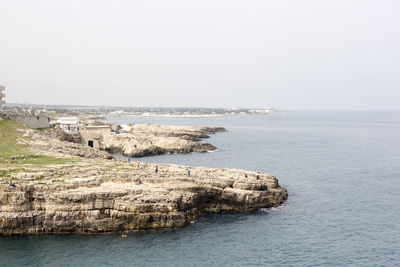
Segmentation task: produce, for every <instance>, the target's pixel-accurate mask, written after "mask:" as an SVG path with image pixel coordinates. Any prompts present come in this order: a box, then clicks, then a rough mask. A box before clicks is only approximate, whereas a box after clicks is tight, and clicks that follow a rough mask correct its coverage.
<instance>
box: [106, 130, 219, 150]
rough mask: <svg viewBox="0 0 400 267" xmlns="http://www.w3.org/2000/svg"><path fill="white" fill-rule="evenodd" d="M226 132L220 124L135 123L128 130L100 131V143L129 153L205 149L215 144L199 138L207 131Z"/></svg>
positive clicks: (206, 134) (207, 135)
mask: <svg viewBox="0 0 400 267" xmlns="http://www.w3.org/2000/svg"><path fill="white" fill-rule="evenodd" d="M216 132H226V129H225V128H222V127H196V126H171V125H159V124H154V125H153V124H138V125H134V126H133V127H132V130H131V131H130V133H122V134H109V135H104V136H103V138H102V140H101V141H100V147H101V149H103V150H108V151H111V152H115V153H121V154H124V155H125V156H129V157H142V156H149V155H158V154H167V153H190V152H193V151H194V152H207V151H212V150H215V149H216V147H215V146H213V145H212V144H210V143H203V142H200V141H201V140H202V139H204V138H208V137H209V134H214V133H216Z"/></svg>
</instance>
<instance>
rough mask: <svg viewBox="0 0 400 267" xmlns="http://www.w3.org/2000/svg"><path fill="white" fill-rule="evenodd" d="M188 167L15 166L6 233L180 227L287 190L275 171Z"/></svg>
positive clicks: (5, 201)
mask: <svg viewBox="0 0 400 267" xmlns="http://www.w3.org/2000/svg"><path fill="white" fill-rule="evenodd" d="M187 168H188V167H185V166H177V165H166V164H162V165H161V164H159V165H157V169H158V171H157V172H156V165H154V164H147V163H146V164H144V165H143V164H142V165H139V167H138V165H137V163H136V162H132V163H125V162H114V161H104V160H103V161H98V160H86V161H85V162H80V163H77V164H66V165H58V166H53V167H46V168H42V169H40V170H38V169H37V168H36V169H35V171H32V172H29V171H28V172H21V173H17V174H15V175H14V176H15V183H16V186H15V188H12V187H9V186H7V185H5V184H4V183H2V185H0V234H1V235H12V234H39V233H99V232H111V231H125V230H138V229H156V228H168V227H181V226H184V225H186V224H188V223H190V222H191V221H193V220H196V218H198V216H200V215H201V214H203V213H221V212H245V211H252V210H255V209H259V208H263V207H272V206H278V205H279V204H281V203H282V202H283V201H284V200H285V199H286V198H287V192H286V189H284V188H282V187H281V186H280V185H279V184H278V180H277V179H276V177H275V176H273V175H269V174H262V173H258V172H247V171H243V170H238V169H212V168H203V167H196V168H190V170H191V173H190V176H189V175H188V172H187ZM139 180H140V182H141V184H139V183H138V181H139Z"/></svg>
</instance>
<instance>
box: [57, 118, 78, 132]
mask: <svg viewBox="0 0 400 267" xmlns="http://www.w3.org/2000/svg"><path fill="white" fill-rule="evenodd" d="M57 123H58V124H59V125H60V128H61V129H63V130H64V131H66V132H68V133H72V134H75V133H78V118H77V117H62V118H59V119H58V121H57Z"/></svg>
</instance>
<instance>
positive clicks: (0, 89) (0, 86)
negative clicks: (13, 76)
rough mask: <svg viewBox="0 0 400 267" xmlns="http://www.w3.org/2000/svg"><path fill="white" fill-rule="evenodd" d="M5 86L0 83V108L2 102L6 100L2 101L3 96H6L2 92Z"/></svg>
mask: <svg viewBox="0 0 400 267" xmlns="http://www.w3.org/2000/svg"><path fill="white" fill-rule="evenodd" d="M5 89H6V88H5V87H4V86H3V85H0V109H2V108H3V104H5V103H6V102H5V101H4V98H5V97H6V95H5V94H3V91H4V90H5Z"/></svg>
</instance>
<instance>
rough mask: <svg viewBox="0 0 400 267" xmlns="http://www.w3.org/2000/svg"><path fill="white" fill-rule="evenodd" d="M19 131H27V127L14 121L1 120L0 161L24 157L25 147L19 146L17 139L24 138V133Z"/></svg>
mask: <svg viewBox="0 0 400 267" xmlns="http://www.w3.org/2000/svg"><path fill="white" fill-rule="evenodd" d="M17 129H23V130H25V129H26V127H25V126H22V125H21V124H18V123H16V122H15V121H12V120H0V160H1V159H4V158H7V157H11V156H14V155H15V156H21V155H24V146H23V145H18V144H17V139H18V138H20V137H22V134H23V132H20V131H18V130H17Z"/></svg>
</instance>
